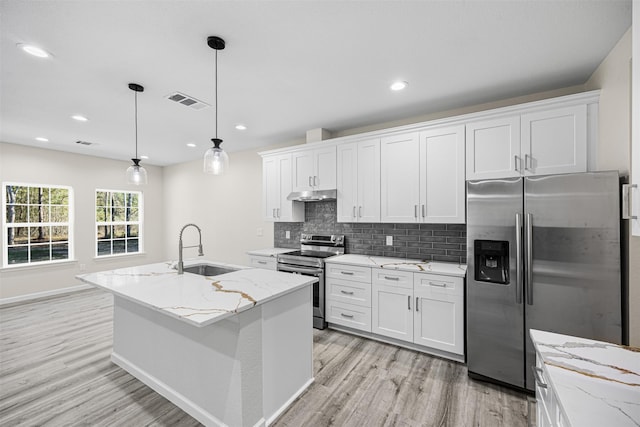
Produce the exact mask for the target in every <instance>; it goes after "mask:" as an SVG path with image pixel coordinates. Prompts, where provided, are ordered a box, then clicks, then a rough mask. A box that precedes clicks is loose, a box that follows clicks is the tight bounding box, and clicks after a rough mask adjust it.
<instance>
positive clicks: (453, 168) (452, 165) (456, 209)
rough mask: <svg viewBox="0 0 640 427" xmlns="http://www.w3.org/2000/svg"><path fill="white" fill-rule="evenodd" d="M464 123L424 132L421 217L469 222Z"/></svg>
mask: <svg viewBox="0 0 640 427" xmlns="http://www.w3.org/2000/svg"><path fill="white" fill-rule="evenodd" d="M464 160H465V158H464V126H456V127H450V128H444V129H433V130H429V131H424V132H420V186H421V187H420V219H421V221H422V222H426V223H464V222H465V180H464Z"/></svg>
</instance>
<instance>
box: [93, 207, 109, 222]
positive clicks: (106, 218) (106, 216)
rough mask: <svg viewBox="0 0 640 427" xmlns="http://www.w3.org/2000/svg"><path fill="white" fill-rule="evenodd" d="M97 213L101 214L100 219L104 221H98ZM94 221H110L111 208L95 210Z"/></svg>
mask: <svg viewBox="0 0 640 427" xmlns="http://www.w3.org/2000/svg"><path fill="white" fill-rule="evenodd" d="M98 212H101V214H100V218H104V219H100V220H99V219H98ZM96 221H104V222H109V221H111V208H109V207H106V206H105V207H99V208H96Z"/></svg>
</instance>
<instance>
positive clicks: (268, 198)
mask: <svg viewBox="0 0 640 427" xmlns="http://www.w3.org/2000/svg"><path fill="white" fill-rule="evenodd" d="M289 193H291V154H276V155H269V156H264V157H263V158H262V216H263V218H264V219H265V220H267V221H283V222H302V221H304V204H303V203H301V202H292V201H290V200H287V196H288V195H289Z"/></svg>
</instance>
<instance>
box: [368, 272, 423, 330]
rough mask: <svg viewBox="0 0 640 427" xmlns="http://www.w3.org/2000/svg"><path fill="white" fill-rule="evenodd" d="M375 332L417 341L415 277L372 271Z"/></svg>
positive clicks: (404, 273)
mask: <svg viewBox="0 0 640 427" xmlns="http://www.w3.org/2000/svg"><path fill="white" fill-rule="evenodd" d="M372 282H373V283H372V291H373V297H372V323H371V332H373V333H374V334H378V335H383V336H385V337H391V338H396V339H399V340H403V341H409V342H412V341H413V311H412V307H413V273H408V272H404V271H388V270H385V269H382V268H374V269H372Z"/></svg>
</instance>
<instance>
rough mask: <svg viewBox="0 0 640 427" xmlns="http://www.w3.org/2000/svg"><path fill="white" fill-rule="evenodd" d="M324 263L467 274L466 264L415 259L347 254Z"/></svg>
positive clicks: (445, 273)
mask: <svg viewBox="0 0 640 427" xmlns="http://www.w3.org/2000/svg"><path fill="white" fill-rule="evenodd" d="M326 262H328V263H335V264H347V265H357V266H362V267H378V268H387V269H389V270H402V271H412V272H416V273H433V274H442V275H445V276H457V277H464V276H465V275H466V274H467V265H466V264H455V263H452V262H432V261H420V260H417V259H404V258H388V257H378V256H368V255H354V254H348V255H339V256H335V257H331V258H328V259H327V260H326Z"/></svg>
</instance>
